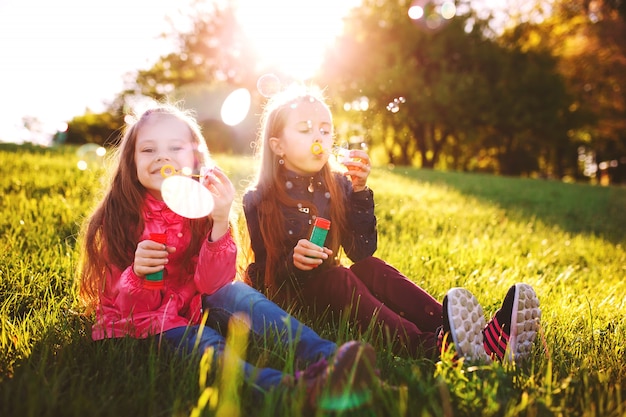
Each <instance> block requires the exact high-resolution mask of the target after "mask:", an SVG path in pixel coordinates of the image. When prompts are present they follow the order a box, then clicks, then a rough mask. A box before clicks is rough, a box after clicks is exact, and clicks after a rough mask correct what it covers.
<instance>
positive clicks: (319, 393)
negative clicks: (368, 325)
mask: <svg viewBox="0 0 626 417" xmlns="http://www.w3.org/2000/svg"><path fill="white" fill-rule="evenodd" d="M300 378H303V379H304V381H305V384H306V385H307V394H308V396H309V406H311V407H312V408H316V409H321V410H325V411H344V410H350V409H354V408H358V407H360V406H362V405H364V404H366V403H368V402H370V401H371V398H372V392H371V388H372V386H373V385H374V381H375V380H376V379H377V377H376V353H375V352H374V348H373V347H372V346H371V345H369V344H367V343H361V342H356V341H351V342H347V343H345V344H343V345H341V346H340V347H339V349H337V353H336V354H335V357H334V359H333V361H332V363H331V364H330V365H328V364H324V362H323V360H322V361H318V362H316V363H315V364H313V365H311V366H309V367H308V368H307V369H306V370H305V371H304V372H303V373H302V374H300V375H296V379H300Z"/></svg>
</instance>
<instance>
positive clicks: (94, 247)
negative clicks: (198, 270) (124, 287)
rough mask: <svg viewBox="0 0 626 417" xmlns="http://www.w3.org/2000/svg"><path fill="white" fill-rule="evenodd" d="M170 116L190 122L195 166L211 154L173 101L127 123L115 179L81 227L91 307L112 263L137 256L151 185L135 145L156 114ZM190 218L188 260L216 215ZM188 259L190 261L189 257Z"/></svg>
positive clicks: (82, 284) (81, 276) (121, 265)
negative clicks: (144, 179)
mask: <svg viewBox="0 0 626 417" xmlns="http://www.w3.org/2000/svg"><path fill="white" fill-rule="evenodd" d="M163 116H170V117H176V118H178V119H179V120H181V121H183V122H185V123H186V124H187V125H188V126H189V130H190V131H191V137H192V142H193V143H194V153H195V158H194V160H195V166H194V172H196V173H197V172H198V171H199V169H200V167H201V166H203V165H206V164H207V163H208V161H209V159H210V157H209V153H208V149H207V146H206V142H205V140H204V137H203V136H202V133H201V131H200V127H199V126H198V123H197V122H196V121H195V119H194V117H193V116H192V114H191V113H190V112H189V111H185V110H182V109H179V108H178V107H176V106H174V105H170V104H161V105H159V106H157V107H154V108H151V109H149V110H147V111H145V112H144V113H143V114H142V115H141V117H139V119H138V120H137V121H136V122H134V123H129V124H128V125H127V126H126V129H125V132H124V135H123V137H122V138H121V142H120V144H119V147H118V148H117V149H116V151H115V153H114V156H113V158H114V159H113V165H112V173H111V174H110V175H109V178H110V182H109V184H108V185H107V189H106V190H105V192H104V197H103V198H102V200H101V201H100V202H99V203H98V205H97V206H96V207H95V209H94V211H93V212H92V214H91V215H90V216H89V217H88V218H87V219H86V220H85V222H84V223H83V225H82V229H81V236H80V246H81V260H80V266H79V269H78V284H79V288H78V289H79V292H78V295H79V298H80V300H81V301H82V303H83V304H84V307H85V308H86V310H87V312H88V313H89V312H91V311H92V310H93V308H95V307H96V306H97V305H98V303H99V301H100V293H101V292H102V291H103V290H104V286H105V284H106V279H105V277H106V274H107V270H109V272H110V268H111V266H115V267H117V268H118V269H120V270H124V269H125V268H126V267H128V266H129V265H131V264H132V263H133V261H134V253H135V249H136V247H137V243H138V241H139V239H140V237H141V233H142V232H143V229H144V222H143V216H142V206H143V202H144V199H145V196H146V193H147V191H146V189H145V188H144V187H143V185H141V183H140V182H139V179H138V177H137V165H136V163H135V145H136V142H137V134H138V132H139V131H140V129H141V128H142V126H143V125H144V124H145V123H146V122H147V121H148V120H150V119H152V118H154V117H163ZM187 221H189V222H190V223H191V224H190V226H191V231H192V237H191V244H190V245H189V247H188V249H187V251H186V253H185V254H184V258H183V259H184V260H185V261H188V260H190V259H191V257H192V256H193V255H194V254H196V253H197V252H198V251H199V249H200V246H201V245H202V240H203V238H204V237H205V236H206V234H207V232H208V231H209V230H210V228H211V227H212V225H213V221H212V219H211V217H210V216H209V217H205V218H202V219H194V220H187ZM184 264H186V265H188V264H190V262H185V263H184Z"/></svg>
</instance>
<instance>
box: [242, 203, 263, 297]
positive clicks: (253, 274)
mask: <svg viewBox="0 0 626 417" xmlns="http://www.w3.org/2000/svg"><path fill="white" fill-rule="evenodd" d="M255 193H256V191H248V192H246V194H244V196H243V201H242V202H243V212H244V215H245V217H246V226H247V227H248V234H249V235H250V246H251V248H252V252H253V253H254V261H253V262H251V263H250V265H248V268H247V269H246V273H247V275H248V278H249V279H250V281H251V283H252V286H253V287H254V288H256V289H257V290H259V291H263V287H264V280H265V264H266V260H267V252H266V250H265V245H264V244H263V239H262V238H261V228H260V225H259V212H258V205H257V204H256V203H255V198H254V197H255Z"/></svg>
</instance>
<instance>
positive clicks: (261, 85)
mask: <svg viewBox="0 0 626 417" xmlns="http://www.w3.org/2000/svg"><path fill="white" fill-rule="evenodd" d="M256 88H257V90H258V91H259V93H260V94H261V95H262V96H263V97H265V98H270V97H272V96H273V95H274V94H276V93H278V92H279V91H280V80H279V79H278V77H277V76H276V75H274V74H264V75H261V76H260V77H259V79H258V80H257V82H256Z"/></svg>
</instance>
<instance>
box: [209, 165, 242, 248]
mask: <svg viewBox="0 0 626 417" xmlns="http://www.w3.org/2000/svg"><path fill="white" fill-rule="evenodd" d="M202 184H203V185H204V186H205V187H206V188H207V189H208V190H209V191H210V192H211V194H212V195H213V201H214V203H215V206H214V207H213V212H212V213H211V215H212V217H213V230H212V232H211V240H212V241H216V240H217V239H219V238H220V237H222V236H223V235H224V234H225V233H226V232H227V231H228V224H229V223H228V220H229V216H230V207H231V206H232V204H233V200H234V199H235V187H234V186H233V183H232V182H230V179H229V178H228V177H227V176H226V174H225V173H224V171H222V170H221V169H219V168H218V167H215V168H213V169H212V170H211V171H209V172H208V173H207V174H206V176H205V177H204V179H203V180H202Z"/></svg>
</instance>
